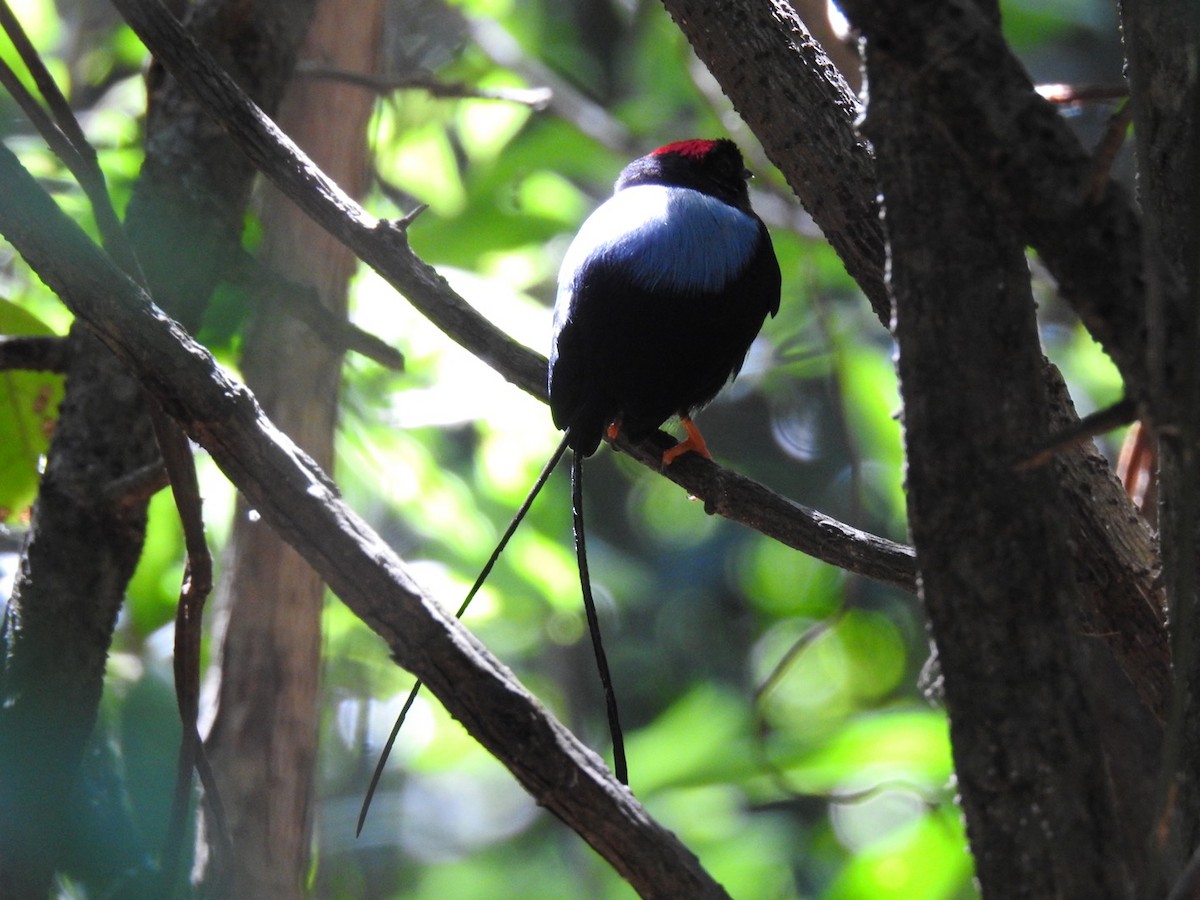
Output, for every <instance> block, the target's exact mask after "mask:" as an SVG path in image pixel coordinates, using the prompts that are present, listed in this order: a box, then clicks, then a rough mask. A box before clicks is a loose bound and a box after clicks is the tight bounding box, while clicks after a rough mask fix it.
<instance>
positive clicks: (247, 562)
mask: <svg viewBox="0 0 1200 900" xmlns="http://www.w3.org/2000/svg"><path fill="white" fill-rule="evenodd" d="M382 17H383V4H382V2H381V0H372V2H369V3H363V2H361V0H324V2H322V3H320V4H319V5H318V7H317V9H316V12H315V14H314V17H313V21H312V25H311V26H310V29H309V33H308V37H307V39H306V42H305V45H304V47H303V49H302V50H301V56H302V58H303V59H305V60H312V61H315V62H319V63H320V64H322V65H323V66H326V67H330V68H333V69H338V70H344V71H348V72H356V73H362V74H367V75H370V74H372V73H373V72H374V71H375V69H376V60H377V55H378V52H379V48H380V46H381V28H382ZM374 100H375V97H374V94H373V93H371V92H370V91H369V90H365V89H363V88H362V87H360V86H352V85H349V84H347V83H346V82H339V81H336V80H323V79H317V78H311V77H307V78H306V77H303V76H301V77H298V78H296V79H295V80H294V81H293V83H292V86H291V87H290V89H289V90H288V93H287V96H286V97H285V99H284V102H283V105H282V107H281V109H280V114H279V125H280V127H281V128H283V130H284V131H286V132H287V133H288V134H290V135H291V136H292V138H293V139H294V140H295V141H296V142H297V143H298V144H299V145H300V146H301V147H302V148H303V149H304V150H305V151H306V152H307V153H308V155H309V156H310V157H311V158H312V159H313V161H314V162H316V163H317V164H318V165H319V166H321V168H322V169H323V170H324V171H325V172H326V174H328V175H329V176H330V177H332V178H333V179H334V180H335V181H337V182H338V183H339V184H340V185H341V186H342V187H343V188H344V189H345V190H346V191H347V192H348V193H350V194H351V195H352V196H358V195H360V194H361V193H362V192H363V191H364V190H365V188H366V187H367V173H368V166H367V143H366V126H367V121H368V119H369V117H370V114H371V110H372V108H373V105H374ZM262 217H263V232H264V243H263V250H262V254H261V258H260V259H259V263H260V264H261V265H262V266H263V267H264V268H266V269H267V270H268V271H269V272H270V273H274V274H273V276H268V278H267V279H266V280H268V281H269V280H270V279H271V278H272V277H276V278H279V279H286V280H287V281H288V282H291V283H292V284H294V285H296V286H297V289H299V290H304V291H311V292H313V294H314V296H315V299H316V301H317V302H320V303H321V304H323V305H324V306H325V307H326V308H327V309H329V310H330V311H331V312H332V313H333V314H334V315H335V316H337V317H340V318H345V316H346V292H347V285H348V281H349V278H350V275H351V273H352V272H353V269H354V264H355V259H354V257H353V255H352V254H351V253H350V252H349V251H348V250H347V249H346V248H345V247H344V246H343V245H342V244H340V243H338V242H337V241H335V240H334V239H333V238H332V237H330V236H329V235H328V234H327V233H326V232H325V231H323V230H322V229H320V228H319V227H317V226H316V225H315V224H313V222H312V221H311V220H310V219H308V217H307V216H305V215H304V214H303V213H301V212H300V211H299V210H298V209H297V208H296V207H295V205H294V204H292V203H291V201H289V200H288V199H287V198H285V197H284V196H283V195H282V194H280V193H279V192H278V191H277V190H275V189H274V188H268V189H267V190H266V192H265V195H264V199H263V209H262ZM258 299H259V304H258V309H257V313H256V316H255V319H254V322H253V324H252V326H251V329H250V332H249V334H248V335H247V337H246V341H245V344H244V347H243V352H242V359H243V371H244V373H245V377H246V383H247V385H248V386H249V387H250V388H251V390H253V391H254V393H255V395H256V396H257V397H258V400H259V402H260V403H261V404H262V407H263V410H264V412H265V413H266V414H267V415H269V416H270V417H271V420H272V421H273V422H275V424H276V425H278V426H279V427H280V428H281V429H282V430H283V431H284V432H286V433H287V434H288V435H290V436H291V438H292V439H293V440H294V441H295V442H296V443H297V444H298V445H299V446H300V447H301V448H303V449H304V450H305V452H307V453H308V454H309V455H310V456H312V457H313V459H314V460H316V462H317V463H318V464H319V465H320V466H321V467H322V468H324V469H326V470H327V471H328V470H331V468H332V464H333V429H334V425H335V422H336V418H337V398H338V388H339V385H340V377H341V365H342V355H341V353H340V352H337V351H336V350H334V349H332V348H331V346H330V344H329V343H328V341H327V340H322V337H321V336H320V335H317V334H315V333H314V332H313V330H312V329H311V328H310V327H309V326H306V325H304V324H303V323H302V322H301V321H300V320H299V319H298V318H296V316H295V314H294V313H292V314H289V312H288V310H287V309H286V305H285V304H286V300H287V299H288V292H287V291H284V290H280V291H276V292H273V296H272V295H269V293H264V295H262V296H260V297H259V298H258ZM292 299H293V300H295V299H296V298H295V297H294V295H293V297H292ZM324 593H325V585H324V583H323V582H322V581H321V579H320V578H319V577H318V576H317V574H316V573H315V572H314V571H313V570H312V568H311V567H309V565H308V564H307V563H306V562H305V561H304V560H303V559H302V558H301V557H300V556H298V555H297V554H296V552H295V551H294V550H293V549H292V548H291V547H289V546H288V545H287V544H286V543H284V541H283V540H281V539H280V537H279V536H278V535H277V534H276V533H275V531H273V530H272V529H271V528H270V527H269V526H267V525H266V524H265V523H262V522H260V521H258V518H257V516H251V515H250V509H249V506H248V504H247V503H246V501H245V499H244V498H243V497H241V496H239V498H238V503H237V512H236V518H235V521H234V528H233V537H232V540H231V544H230V548H229V550H228V557H227V568H226V572H225V580H224V583H223V585H222V589H221V594H222V597H221V598H220V600H221V603H222V604H223V605H227V607H228V624H227V627H226V631H225V634H224V640H223V643H222V650H221V661H220V692H219V699H218V710H217V717H216V720H215V721H214V723H213V727H212V731H211V733H210V735H209V737H208V740H207V746H208V748H209V751H210V755H211V758H212V762H213V768H214V770H215V772H216V776H217V782H218V785H219V788H220V793H221V800H222V803H223V804H224V807H225V810H226V814H227V817H228V825H229V829H230V832H231V835H230V836H231V837H232V839H233V841H232V844H233V847H234V848H236V849H235V853H234V859H233V860H212V863H213V864H214V865H215V866H216V867H217V868H218V869H226V870H228V871H229V873H230V874H231V878H232V880H231V881H230V882H229V883H230V884H231V885H232V889H233V893H234V894H235V895H236V896H240V897H261V898H271V897H279V898H283V897H299V896H303V895H304V891H303V888H302V885H303V880H304V878H305V875H306V873H307V872H308V870H309V854H310V848H311V845H312V834H311V826H312V820H313V815H312V793H313V769H314V764H315V761H316V742H317V721H318V709H317V696H318V688H319V673H320V671H321V627H320V626H321V608H322V601H323V599H324ZM214 849H215V846H214V847H210V850H214Z"/></svg>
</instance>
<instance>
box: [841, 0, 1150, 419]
mask: <svg viewBox="0 0 1200 900" xmlns="http://www.w3.org/2000/svg"><path fill="white" fill-rule="evenodd" d="M842 6H843V9H844V10H845V11H846V13H847V15H849V16H850V18H851V20H852V21H853V23H854V25H855V26H856V27H858V28H859V29H860V30H861V31H862V33H863V34H864V35H865V36H866V38H867V39H868V41H873V42H874V45H875V50H874V52H876V53H878V54H881V55H887V56H889V57H891V58H892V59H891V61H892V65H893V68H894V70H895V72H896V73H897V75H896V77H900V78H903V79H904V86H905V90H907V91H908V92H909V93H910V94H912V95H914V96H920V97H921V98H922V102H923V103H925V104H927V105H928V106H929V107H930V111H931V113H932V115H931V117H930V124H931V126H932V127H936V128H938V129H939V130H940V131H941V132H942V137H943V138H945V139H946V140H947V141H948V142H949V144H950V146H951V147H953V148H954V151H955V153H956V155H957V157H958V159H959V160H960V162H961V164H962V165H963V166H964V169H965V170H966V172H967V173H968V177H969V179H970V181H971V183H972V184H973V185H974V186H975V188H976V189H977V190H979V191H980V192H981V193H982V195H983V196H984V197H986V198H988V200H989V202H991V203H992V204H994V206H995V207H996V209H997V210H998V211H999V213H1000V214H1001V215H1004V216H1005V217H1007V218H1008V220H1009V222H1010V223H1011V225H1012V227H1013V228H1014V229H1015V230H1016V232H1017V235H1018V237H1019V239H1020V240H1022V241H1024V242H1025V243H1026V244H1027V245H1029V246H1032V247H1033V248H1034V249H1035V250H1036V251H1037V252H1038V256H1039V257H1040V258H1041V260H1042V262H1043V263H1044V264H1045V265H1046V268H1047V269H1048V270H1049V271H1050V273H1051V274H1052V275H1053V276H1054V277H1055V279H1056V280H1057V281H1058V286H1059V290H1060V292H1061V293H1062V295H1063V297H1064V298H1066V300H1067V301H1068V302H1069V303H1070V304H1071V305H1072V306H1073V307H1074V309H1075V311H1076V312H1077V313H1078V314H1079V316H1080V318H1081V319H1082V320H1083V323H1084V324H1085V325H1086V326H1087V328H1088V330H1089V331H1090V332H1091V333H1092V336H1093V337H1095V338H1096V340H1097V341H1098V342H1099V343H1100V345H1101V346H1102V347H1103V348H1104V350H1105V351H1106V352H1107V353H1108V354H1109V356H1111V357H1112V359H1113V362H1115V363H1116V365H1117V368H1118V369H1119V370H1120V372H1121V375H1122V377H1123V378H1124V379H1125V384H1126V390H1127V393H1128V394H1129V395H1130V396H1131V397H1133V398H1134V399H1136V400H1137V401H1138V402H1144V401H1146V400H1147V399H1149V398H1148V395H1147V392H1146V388H1147V369H1146V322H1145V299H1144V291H1145V285H1144V279H1143V248H1142V243H1141V224H1140V222H1139V220H1138V216H1137V212H1136V210H1135V209H1134V206H1133V203H1132V202H1131V200H1130V197H1129V195H1128V193H1127V192H1126V191H1125V190H1124V188H1122V187H1121V186H1120V185H1118V184H1115V183H1113V182H1111V181H1107V180H1106V181H1107V183H1106V188H1105V190H1104V191H1103V192H1101V193H1100V194H1099V195H1097V193H1096V191H1095V190H1094V189H1093V183H1094V181H1095V177H1096V169H1095V165H1094V162H1093V160H1092V158H1091V157H1090V155H1089V154H1088V153H1087V151H1086V150H1085V149H1084V148H1083V147H1082V146H1081V145H1080V143H1079V140H1078V139H1077V138H1076V137H1075V135H1074V134H1072V133H1071V130H1070V128H1069V126H1068V125H1067V123H1066V122H1064V121H1063V120H1062V118H1061V117H1060V116H1059V115H1058V111H1057V110H1056V109H1055V108H1054V106H1053V105H1052V104H1051V103H1049V102H1047V101H1046V100H1045V99H1044V98H1043V97H1041V96H1039V95H1038V93H1037V92H1036V91H1035V90H1034V89H1033V84H1032V82H1031V81H1030V79H1029V76H1028V75H1027V74H1026V73H1025V69H1024V67H1023V66H1022V65H1021V63H1020V61H1019V60H1018V59H1017V58H1016V57H1015V56H1014V55H1013V53H1012V50H1011V49H1010V48H1009V46H1008V44H1007V43H1006V42H1005V40H1004V38H1003V36H1002V35H1001V33H1000V29H999V28H998V27H996V24H995V22H994V21H993V20H992V19H990V18H989V17H988V16H987V15H986V14H985V13H984V12H982V11H981V10H980V9H979V7H978V5H977V4H976V3H975V2H974V0H947V2H945V3H939V4H937V5H936V11H934V10H933V9H932V8H931V5H930V4H924V3H911V2H908V0H889V2H863V0H848V2H846V3H844V4H843V5H842ZM896 35H904V38H903V39H898V38H896Z"/></svg>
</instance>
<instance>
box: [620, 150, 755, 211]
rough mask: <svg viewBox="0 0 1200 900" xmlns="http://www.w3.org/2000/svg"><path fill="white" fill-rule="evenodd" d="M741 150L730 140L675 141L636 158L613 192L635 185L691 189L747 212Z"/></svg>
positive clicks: (626, 168)
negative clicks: (657, 185)
mask: <svg viewBox="0 0 1200 900" xmlns="http://www.w3.org/2000/svg"><path fill="white" fill-rule="evenodd" d="M749 177H750V173H749V172H748V171H747V170H746V166H745V164H744V163H743V162H742V154H741V151H739V150H738V148H737V145H736V144H735V143H734V142H733V141H730V140H726V139H721V140H719V141H703V140H692V141H676V142H675V143H673V144H667V145H666V146H665V147H659V148H658V149H657V150H655V151H654V152H653V153H648V154H646V155H645V156H642V157H639V158H638V159H635V160H634V161H633V162H631V163H630V164H629V165H627V166H626V167H625V168H624V169H622V170H621V175H620V177H619V178H617V185H616V190H618V191H619V190H621V189H622V188H627V187H633V186H634V185H637V184H665V185H669V186H672V187H686V188H692V189H694V190H697V191H701V192H702V193H705V194H709V195H710V196H713V197H716V198H717V199H718V200H723V201H724V202H726V203H728V204H729V205H730V206H733V207H736V208H738V209H740V210H743V211H745V212H750V193H749V191H748V190H747V189H746V179H747V178H749Z"/></svg>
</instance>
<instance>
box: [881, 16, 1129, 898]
mask: <svg viewBox="0 0 1200 900" xmlns="http://www.w3.org/2000/svg"><path fill="white" fill-rule="evenodd" d="M890 37H891V38H892V39H893V40H894V41H895V42H901V43H902V42H905V41H907V40H908V39H909V36H908V34H907V33H905V32H902V31H897V32H893V33H891V35H890ZM888 46H889V45H885V48H884V50H883V51H882V52H881V53H879V54H876V52H875V44H874V42H868V44H867V73H868V77H869V79H870V83H871V91H870V103H869V105H868V109H867V118H866V120H865V123H864V127H865V128H867V129H868V134H869V135H870V137H871V139H872V142H873V144H874V146H875V148H876V151H877V159H878V166H879V175H880V185H881V189H882V194H883V203H884V209H885V216H886V226H887V232H888V245H889V250H890V253H889V258H890V260H891V266H890V269H889V287H890V289H891V291H892V294H893V297H894V302H895V308H896V314H895V333H896V339H897V343H898V345H899V351H898V352H899V356H898V371H899V375H900V387H901V394H902V396H903V399H904V426H905V427H904V434H905V451H906V457H907V460H908V467H907V475H906V486H907V489H908V516H909V527H910V530H911V533H912V535H913V541H914V544H915V546H916V550H917V561H918V566H919V570H920V573H921V597H922V600H923V601H924V603H925V608H926V611H927V613H928V616H929V621H930V626H931V632H932V634H933V637H934V640H935V643H936V646H937V651H938V659H939V661H940V663H941V668H942V674H943V678H944V685H945V697H946V705H947V708H948V711H949V714H950V730H951V736H952V743H953V748H954V761H955V772H956V775H957V779H958V784H959V788H960V792H961V798H962V806H963V810H964V812H965V814H966V818H967V822H968V835H969V838H970V842H971V849H972V853H973V855H974V857H975V862H976V871H977V874H978V877H979V880H980V884H981V886H982V889H983V891H984V893H985V894H995V895H996V896H1014V895H1017V894H1022V893H1028V894H1029V895H1031V896H1040V897H1041V896H1044V897H1078V898H1084V897H1115V896H1119V895H1120V892H1121V889H1122V887H1123V886H1124V885H1126V884H1128V883H1129V882H1130V881H1131V880H1132V879H1131V877H1130V873H1129V871H1128V868H1127V866H1128V860H1126V858H1125V857H1124V856H1123V855H1121V854H1120V853H1119V852H1118V848H1119V847H1120V846H1121V845H1122V843H1123V841H1122V838H1123V837H1125V836H1124V835H1121V834H1120V830H1119V827H1118V824H1119V819H1118V816H1117V812H1116V803H1115V799H1114V796H1113V786H1112V784H1111V782H1110V778H1109V772H1108V769H1107V766H1106V759H1105V755H1104V750H1105V749H1106V748H1105V745H1104V742H1103V741H1102V740H1101V739H1100V736H1099V734H1098V728H1097V724H1096V715H1095V713H1094V712H1093V693H1092V687H1091V686H1092V684H1093V679H1092V677H1091V676H1092V672H1091V671H1090V670H1089V666H1088V665H1087V664H1086V663H1085V659H1087V658H1088V655H1089V654H1087V653H1086V651H1085V646H1084V644H1083V642H1082V641H1081V640H1080V638H1079V637H1078V635H1079V632H1080V631H1081V629H1080V627H1079V625H1078V623H1077V620H1076V609H1077V608H1078V605H1079V603H1078V600H1077V599H1076V594H1077V592H1078V591H1079V583H1078V580H1077V579H1076V578H1075V577H1074V573H1073V572H1072V570H1071V556H1072V554H1071V552H1070V546H1069V534H1068V530H1067V528H1066V522H1065V517H1064V516H1062V515H1061V509H1062V508H1063V506H1064V504H1065V500H1066V498H1065V493H1064V492H1063V489H1062V485H1061V484H1060V483H1059V480H1058V479H1057V478H1056V477H1055V473H1054V472H1053V470H1051V469H1045V468H1042V469H1033V470H1029V471H1025V472H1021V473H1019V474H1018V473H1014V472H1013V471H1012V468H1011V464H1010V463H1008V460H1011V459H1012V458H1013V456H1014V455H1016V454H1020V453H1021V452H1022V451H1023V450H1024V448H1027V447H1029V446H1033V445H1035V444H1036V443H1037V442H1038V441H1039V440H1040V439H1044V437H1045V435H1046V434H1047V433H1048V431H1049V428H1048V424H1049V423H1048V422H1047V407H1048V404H1047V397H1046V392H1045V378H1044V375H1043V372H1042V366H1041V360H1042V354H1041V348H1040V345H1039V342H1038V333H1037V322H1036V319H1035V314H1034V302H1033V297H1032V294H1031V292H1030V286H1029V274H1028V267H1027V265H1026V263H1025V257H1024V252H1023V250H1024V248H1023V246H1022V244H1021V242H1020V239H1019V237H1018V236H1017V235H1016V234H1015V233H1014V232H1013V230H1012V229H1011V228H1010V227H1009V226H1008V225H1007V223H1006V222H1005V221H1004V220H1003V218H1001V217H997V216H996V215H994V214H993V212H992V210H991V209H990V206H989V204H988V203H987V200H986V198H985V197H983V196H981V195H980V193H979V191H978V190H976V189H974V188H973V185H972V184H971V178H970V173H969V172H968V171H966V170H965V168H964V166H963V165H962V164H961V163H960V162H959V161H958V160H957V159H956V156H955V152H954V148H953V146H952V145H951V144H950V142H949V141H948V140H947V139H946V136H945V135H942V134H939V133H938V132H937V131H936V129H934V128H932V127H931V125H932V124H933V123H931V121H930V119H929V114H928V112H927V111H926V110H925V108H924V106H923V104H922V103H920V102H918V101H917V100H915V99H914V96H913V95H912V94H911V93H910V92H909V91H908V90H907V86H906V84H905V83H904V81H903V77H902V76H903V74H904V72H903V70H902V69H900V70H898V69H897V67H896V65H895V60H894V58H893V57H892V56H890V55H889V54H888V52H887V47H888ZM931 132H932V133H931ZM935 183H941V184H942V185H943V186H944V190H941V191H930V190H929V185H930V184H935ZM930 247H937V248H939V251H940V252H938V253H936V254H933V253H929V252H928V248H930ZM947 373H953V375H952V377H947ZM997 411H1003V414H1002V415H997ZM1087 649H1092V654H1090V655H1095V656H1097V657H1103V659H1102V660H1101V661H1102V662H1108V663H1109V664H1110V666H1111V659H1110V658H1109V657H1107V655H1106V654H1104V650H1103V647H1102V646H1100V645H1097V646H1096V647H1094V648H1087ZM1143 762H1144V761H1143ZM1138 821H1139V822H1140V824H1142V825H1143V827H1144V826H1145V825H1147V824H1148V822H1147V821H1146V819H1145V818H1141V819H1139V820H1138Z"/></svg>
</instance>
